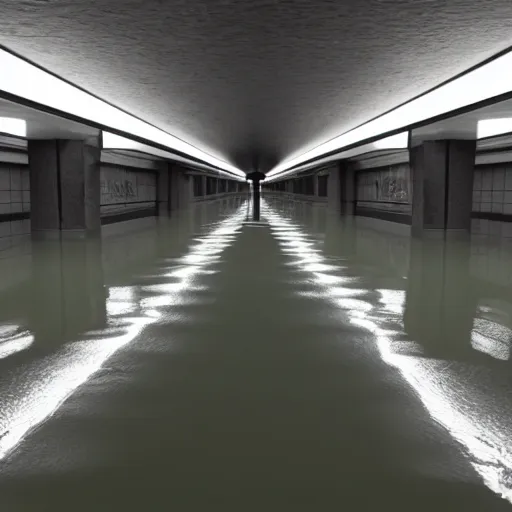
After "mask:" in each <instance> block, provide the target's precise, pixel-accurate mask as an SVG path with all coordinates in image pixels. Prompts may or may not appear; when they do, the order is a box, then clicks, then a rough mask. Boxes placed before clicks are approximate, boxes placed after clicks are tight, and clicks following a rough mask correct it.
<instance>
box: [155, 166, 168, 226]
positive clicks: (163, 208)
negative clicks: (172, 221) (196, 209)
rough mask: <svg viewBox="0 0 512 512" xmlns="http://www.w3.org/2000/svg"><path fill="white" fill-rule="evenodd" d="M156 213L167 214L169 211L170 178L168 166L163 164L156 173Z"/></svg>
mask: <svg viewBox="0 0 512 512" xmlns="http://www.w3.org/2000/svg"><path fill="white" fill-rule="evenodd" d="M156 193H157V214H158V215H159V216H161V215H164V216H165V215H169V212H170V211H171V180H170V179H169V168H168V165H167V164H164V165H163V166H162V168H161V169H159V170H158V175H157V192H156Z"/></svg>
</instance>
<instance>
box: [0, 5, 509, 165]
mask: <svg viewBox="0 0 512 512" xmlns="http://www.w3.org/2000/svg"><path fill="white" fill-rule="evenodd" d="M511 22H512V6H511V3H510V0H487V1H486V2H475V1H474V0H450V1H448V2H447V1H446V0H409V1H405V0H354V1H336V0H334V1H332V0H318V1H309V0H284V1H277V0H275V1H271V0H218V1H211V2H206V1H200V0H177V1H163V0H160V1H157V0H87V1H84V0H21V1H20V0H3V2H2V17H1V19H0V44H1V45H3V46H4V47H6V48H8V49H10V50H12V51H14V52H16V53H17V54H19V55H20V56H23V57H25V58H28V59H30V60H32V61H33V62H35V63H38V64H39V65H41V66H42V67H44V68H46V69H48V70H49V71H52V72H54V73H56V74H58V75H59V76H61V77H63V78H65V79H67V80H69V81H71V82H73V83H75V84H76V85H79V86H81V87H83V88H84V89H86V90H88V91H90V92H91V93H93V94H95V95H97V96H99V97H101V98H102V99H104V100H106V101H108V102H110V103H112V104H114V105H116V106H118V107H120V108H122V109H124V110H126V111H128V112H130V113H133V114H134V115H136V116H138V117H140V118H142V119H144V120H146V121H148V122H150V123H152V124H154V125H156V126H158V127H160V128H162V129H163V130H165V131H167V132H169V133H172V134H173V135H175V136H177V137H179V138H182V139H184V140H186V141H187V142H189V143H191V144H194V145H195V146H197V147H199V148H200V149H202V150H204V151H206V152H208V153H210V154H212V155H214V156H217V157H220V158H222V159H224V160H227V161H229V162H231V163H234V164H235V165H237V166H239V167H241V168H242V169H243V170H244V171H250V170H252V169H249V168H248V167H254V166H255V165H256V166H257V167H258V168H259V169H260V170H263V171H268V170H269V169H270V168H272V167H273V166H274V165H276V164H277V163H278V162H279V161H281V160H283V159H285V158H288V157H291V156H297V155H299V154H300V153H303V152H304V151H306V150H307V149H311V148H312V147H314V146H316V145H318V144H320V143H322V142H324V141H326V140H327V139H330V138H332V137H334V136H337V135H339V134H341V133H343V132H345V131H348V130H349V129H351V128H353V127H355V126H357V125H359V124H361V123H363V122H365V121H367V120H369V119H371V118H373V117H375V116H377V115H379V114H381V113H383V112H384V111H386V110H388V109H390V108H393V107H395V106H397V105H398V104H400V103H403V102H404V101H407V100H408V99H410V98H412V97H414V96H416V95H417V94H420V93H422V92H424V91H426V90H428V89H430V88H431V87H433V86H435V85H437V84H439V83H440V82H442V81H444V80H447V79H449V78H451V77H452V76H454V75H455V74H457V73H459V72H462V71H464V70H465V69H467V68H468V67H470V66H472V65H475V64H477V63H479V62H480V61H482V60H484V59H485V58H487V57H489V56H491V55H493V54H494V53H497V52H498V51H500V50H502V49H504V48H506V47H508V46H510V45H511V43H512V32H511V31H510V26H511ZM2 72H6V70H2ZM7 72H8V71H7Z"/></svg>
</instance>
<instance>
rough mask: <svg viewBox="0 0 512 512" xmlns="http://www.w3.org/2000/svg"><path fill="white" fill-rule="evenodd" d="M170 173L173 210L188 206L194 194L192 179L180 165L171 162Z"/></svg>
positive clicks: (170, 194)
mask: <svg viewBox="0 0 512 512" xmlns="http://www.w3.org/2000/svg"><path fill="white" fill-rule="evenodd" d="M168 173H169V174H168V179H169V197H170V210H171V212H173V211H176V210H183V209H185V208H188V207H189V206H190V202H191V199H192V197H193V194H194V191H193V186H194V184H193V181H192V179H191V178H190V176H187V175H186V174H185V170H184V169H183V168H182V167H180V166H179V165H175V164H169V167H168Z"/></svg>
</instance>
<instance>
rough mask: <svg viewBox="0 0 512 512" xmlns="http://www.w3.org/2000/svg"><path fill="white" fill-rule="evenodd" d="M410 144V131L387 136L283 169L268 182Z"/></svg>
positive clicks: (405, 146) (403, 147)
mask: <svg viewBox="0 0 512 512" xmlns="http://www.w3.org/2000/svg"><path fill="white" fill-rule="evenodd" d="M408 145H409V132H408V131H407V132H402V133H398V134H396V135H392V136H391V137H385V138H384V139H380V140H377V141H375V142H371V143H369V144H364V145H363V146H358V147H357V148H352V149H349V150H347V151H342V152H340V153H336V154H335V155H330V156H327V157H325V158H322V159H320V160H316V161H315V162H311V163H309V164H304V165H302V166H300V167H297V168H295V169H291V170H289V171H283V172H282V173H279V174H277V175H273V176H271V177H268V176H267V180H266V183H270V182H272V181H275V180H281V179H283V177H285V176H289V175H290V174H296V173H298V172H302V171H306V170H308V169H312V168H313V167H318V166H319V165H322V164H324V163H327V162H331V161H333V160H340V159H342V158H353V157H355V156H359V155H363V154H365V153H371V152H372V151H381V150H386V149H388V150H389V149H396V150H399V149H406V148H407V147H408Z"/></svg>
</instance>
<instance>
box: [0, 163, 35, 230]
mask: <svg viewBox="0 0 512 512" xmlns="http://www.w3.org/2000/svg"><path fill="white" fill-rule="evenodd" d="M21 212H30V176H29V170H28V166H23V165H16V164H6V163H0V215H2V214H9V213H21ZM27 233H30V221H29V220H17V221H3V222H2V220H1V219H0V237H9V236H17V235H24V234H27Z"/></svg>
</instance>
